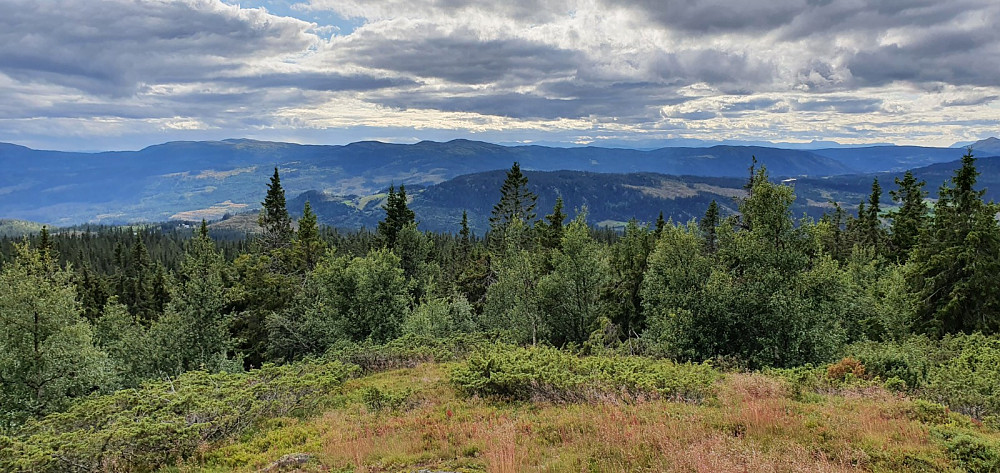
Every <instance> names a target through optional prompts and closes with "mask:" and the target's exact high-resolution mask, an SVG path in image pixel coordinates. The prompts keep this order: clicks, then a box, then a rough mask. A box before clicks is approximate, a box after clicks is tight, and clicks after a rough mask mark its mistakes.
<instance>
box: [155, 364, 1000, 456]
mask: <svg viewBox="0 0 1000 473" xmlns="http://www.w3.org/2000/svg"><path fill="white" fill-rule="evenodd" d="M460 366H461V364H460V363H430V362H428V363H423V364H419V365H417V366H415V367H411V368H403V369H395V370H392V371H386V372H381V373H376V374H372V375H368V376H365V377H361V378H355V379H351V380H349V381H347V382H346V383H345V384H344V385H343V387H342V391H341V392H340V394H339V395H340V396H342V401H343V402H338V403H336V404H335V405H337V406H339V407H337V408H334V409H331V410H328V411H326V412H325V413H323V414H321V415H318V416H316V417H312V418H306V419H302V420H297V419H292V418H279V419H272V420H270V421H268V422H266V423H264V424H263V425H261V426H260V427H258V428H257V429H255V430H254V431H252V432H250V433H247V434H245V435H243V436H242V437H240V438H237V439H232V440H227V441H224V442H222V443H217V444H213V445H206V446H205V447H204V448H202V449H201V450H200V451H199V453H198V455H196V456H195V457H193V458H192V459H191V460H189V461H188V462H187V463H184V464H181V465H177V466H173V467H171V468H169V470H170V471H178V472H186V471H233V470H235V471H256V470H259V469H261V468H264V467H266V466H268V465H269V464H271V463H272V462H274V461H275V460H277V459H279V458H281V457H282V456H283V455H287V454H291V453H307V454H309V455H310V456H311V459H310V461H309V462H308V463H306V464H305V465H301V466H298V467H297V468H300V469H299V470H297V471H317V472H318V471H334V472H348V471H357V472H397V471H408V472H411V471H417V470H421V469H424V470H431V471H473V472H474V471H484V472H515V471H551V472H561V471H678V472H746V471H754V472H756V471H764V472H767V471H773V472H796V471H803V472H805V471H809V472H839V471H874V472H882V471H914V472H918V471H962V466H963V465H966V466H968V465H980V464H981V463H969V462H970V461H972V460H969V458H967V457H968V456H969V455H980V457H983V458H987V460H983V461H990V460H989V458H990V457H989V455H991V454H994V453H996V447H997V445H1000V443H998V442H1000V435H998V434H997V433H996V432H995V431H992V430H990V429H988V428H986V427H982V426H981V425H977V424H976V423H975V422H972V421H970V420H969V418H968V417H965V416H961V415H959V414H955V413H946V415H944V416H941V415H938V414H939V413H938V414H935V415H933V416H927V415H926V414H925V412H926V411H927V410H928V408H927V406H926V404H928V403H926V402H925V403H923V404H920V403H915V402H914V401H911V400H909V399H907V398H905V397H903V396H901V395H898V394H894V393H890V392H888V391H885V390H883V389H880V388H878V387H877V386H874V385H870V384H869V385H866V386H861V387H857V388H852V389H843V390H840V391H839V392H829V393H826V394H817V393H814V392H812V393H809V394H808V395H801V393H796V392H795V389H792V386H791V385H790V383H789V382H788V381H786V380H784V379H782V378H781V377H778V376H776V375H773V374H759V373H750V374H747V373H737V374H727V375H725V376H724V377H722V379H721V380H720V381H718V382H716V384H715V385H714V394H713V395H712V396H710V397H708V398H705V399H703V400H702V401H701V402H699V403H693V402H674V401H670V400H667V399H665V398H664V399H655V398H654V399H650V400H643V401H636V400H634V399H630V398H627V397H623V398H615V397H613V396H609V397H604V398H602V399H600V400H591V401H587V402H570V403H565V402H547V401H534V402H531V401H502V400H498V399H495V398H482V397H478V396H471V397H469V396H466V395H463V394H460V393H459V392H457V391H456V389H455V387H454V383H453V382H452V381H451V380H450V379H449V378H450V376H451V375H452V374H451V373H453V372H454V371H455V370H456V368H457V367H460ZM373 399H374V400H375V401H373ZM386 400H388V401H386ZM383 401H385V402H383ZM931 410H933V409H931ZM991 449H992V450H991ZM970 451H972V452H973V453H971V454H970V453H968V452H970ZM976 452H978V453H976ZM983 452H985V453H983ZM963 455H965V456H964V457H963ZM978 458H979V457H976V458H974V459H973V460H976V461H979V460H977V459H978Z"/></svg>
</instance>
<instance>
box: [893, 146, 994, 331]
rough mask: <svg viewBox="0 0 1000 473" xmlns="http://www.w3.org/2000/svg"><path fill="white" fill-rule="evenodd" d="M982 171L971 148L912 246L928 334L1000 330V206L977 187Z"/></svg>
mask: <svg viewBox="0 0 1000 473" xmlns="http://www.w3.org/2000/svg"><path fill="white" fill-rule="evenodd" d="M978 175H979V173H978V171H976V167H975V158H974V157H973V156H972V152H971V150H970V151H969V152H968V153H966V154H965V156H963V157H962V167H961V168H960V169H959V170H957V171H955V175H954V176H953V177H952V179H951V183H950V184H945V185H943V186H942V187H941V190H940V192H939V196H938V201H937V202H936V203H935V205H934V219H933V220H932V222H931V225H930V228H929V229H928V231H927V232H925V234H924V235H923V238H921V239H920V243H919V245H917V247H916V249H914V251H913V254H912V257H911V263H912V266H911V267H912V270H913V272H912V273H911V275H910V282H911V286H912V288H913V291H914V292H915V296H916V297H915V298H916V300H918V301H919V306H918V307H917V329H919V330H921V331H923V332H925V333H929V334H932V335H936V336H942V335H944V334H949V333H957V332H965V333H970V332H973V331H985V332H988V333H996V332H998V331H1000V291H996V275H997V274H1000V226H998V225H997V220H996V214H997V212H998V210H1000V209H998V207H997V206H996V205H994V204H992V203H989V204H987V203H984V202H983V201H982V196H983V191H981V190H980V191H977V190H975V189H974V188H973V187H974V186H975V184H976V178H977V176H978Z"/></svg>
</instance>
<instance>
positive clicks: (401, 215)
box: [378, 184, 416, 248]
mask: <svg viewBox="0 0 1000 473" xmlns="http://www.w3.org/2000/svg"><path fill="white" fill-rule="evenodd" d="M406 199H407V197H406V187H405V186H403V185H402V184H400V186H399V192H398V193H397V192H396V189H395V187H393V186H389V196H388V197H386V201H385V205H384V206H383V207H382V208H383V209H384V210H385V220H382V221H380V222H379V223H378V238H379V240H380V241H381V242H382V244H383V245H385V247H387V248H395V247H396V236H397V235H398V234H399V232H400V230H402V229H403V228H405V227H406V226H408V225H413V226H414V227H415V226H416V222H415V220H414V213H413V211H412V210H410V208H409V207H408V206H407V202H406Z"/></svg>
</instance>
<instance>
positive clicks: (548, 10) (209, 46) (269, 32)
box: [0, 0, 1000, 148]
mask: <svg viewBox="0 0 1000 473" xmlns="http://www.w3.org/2000/svg"><path fill="white" fill-rule="evenodd" d="M255 4H264V5H265V6H267V1H266V0H262V1H257V2H255ZM274 6H275V7H276V8H275V9H274V10H278V11H282V12H284V14H291V15H294V16H298V17H300V18H306V19H308V20H309V21H304V20H302V19H298V18H294V17H290V16H282V15H278V14H275V13H272V12H271V11H270V10H271V9H268V8H241V7H240V6H239V5H237V4H236V2H235V1H227V2H223V1H219V0H99V1H82V0H75V1H74V0H52V1H49V2H34V1H27V0H0V9H2V10H3V11H4V12H5V14H4V15H3V16H2V17H0V94H3V97H4V100H3V101H0V141H19V142H23V143H39V142H46V141H51V142H53V143H65V147H78V148H79V147H89V146H91V145H92V143H95V142H109V141H110V140H111V139H112V138H117V139H121V140H126V141H128V142H141V141H143V140H145V142H146V143H147V144H148V143H152V142H155V141H162V140H165V139H178V138H183V139H196V138H204V137H211V138H225V137H231V136H253V137H255V138H263V139H282V138H289V139H292V138H296V137H305V138H308V139H311V140H320V141H322V140H323V139H324V138H323V137H330V136H338V137H342V138H341V139H342V140H345V141H353V140H360V139H369V138H375V137H381V136H412V137H415V138H422V137H431V136H434V137H445V138H447V137H449V136H456V135H460V134H471V135H474V137H475V136H482V137H487V136H494V137H498V138H502V139H504V140H508V141H514V140H517V141H521V140H535V141H557V142H563V143H573V142H593V143H597V144H599V143H601V142H605V141H608V142H616V143H618V142H623V141H624V142H627V141H629V140H632V141H635V142H643V143H646V142H649V141H650V140H662V139H672V138H673V139H676V138H697V139H709V140H718V139H750V140H760V139H775V140H778V141H811V140H814V139H820V140H823V139H839V140H841V141H845V142H863V141H900V142H907V143H938V144H950V143H951V142H954V141H961V140H964V139H967V136H966V135H970V134H971V135H982V134H989V133H991V132H992V133H995V128H996V125H997V121H998V118H1000V106H998V101H997V100H996V98H997V97H1000V76H998V75H997V74H996V70H995V69H996V67H995V66H994V65H995V64H1000V30H998V29H997V28H996V27H995V26H994V25H996V24H1000V4H997V3H996V2H995V1H993V0H952V1H948V2H942V1H940V0H768V1H764V0H759V1H758V0H751V1H745V2H731V1H727V0H656V1H654V0H619V1H612V0H508V1H503V2H500V1H489V2H483V1H473V0H363V1H362V0H311V1H310V0H299V1H298V3H294V4H292V5H291V6H290V7H289V6H288V5H287V4H286V3H282V4H280V5H279V4H274ZM296 12H299V13H301V14H296ZM322 18H333V19H335V20H336V23H337V24H336V25H334V24H319V23H315V21H321V20H319V19H322ZM341 20H342V21H341ZM348 23H349V24H350V25H351V27H350V28H346V29H341V28H340V26H337V25H341V24H348ZM991 127H992V128H991ZM324 130H326V132H325V134H324V132H323V131H324ZM512 134H516V135H517V136H514V135H512ZM94 135H99V136H103V137H107V139H105V140H103V141H102V140H96V139H91V140H87V139H86V137H87V136H91V137H93V136H94ZM415 135H418V136H415Z"/></svg>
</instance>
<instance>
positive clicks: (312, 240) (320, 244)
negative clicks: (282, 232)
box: [293, 201, 326, 272]
mask: <svg viewBox="0 0 1000 473" xmlns="http://www.w3.org/2000/svg"><path fill="white" fill-rule="evenodd" d="M293 249H294V251H295V256H296V257H297V259H298V261H299V264H300V265H301V268H300V270H301V271H303V272H306V271H312V269H313V268H315V267H316V263H317V262H318V261H319V259H320V257H322V256H323V253H324V252H325V251H326V243H325V242H324V241H323V240H322V239H320V235H319V226H318V225H317V224H316V214H315V213H313V211H312V207H311V206H310V205H309V201H306V203H305V206H304V207H303V208H302V218H300V219H299V231H298V233H297V234H296V237H295V242H294V243H293Z"/></svg>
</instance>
